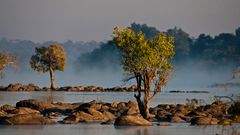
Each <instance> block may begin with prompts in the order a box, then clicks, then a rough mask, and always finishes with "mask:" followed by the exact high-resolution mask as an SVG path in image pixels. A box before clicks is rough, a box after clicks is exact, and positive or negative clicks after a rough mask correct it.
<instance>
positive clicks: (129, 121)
mask: <svg viewBox="0 0 240 135" xmlns="http://www.w3.org/2000/svg"><path fill="white" fill-rule="evenodd" d="M114 125H116V126H151V125H152V123H151V122H149V121H148V120H146V119H144V118H143V117H142V116H141V115H125V116H120V117H118V118H117V119H116V120H115V123H114Z"/></svg>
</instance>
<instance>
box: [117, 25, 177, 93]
mask: <svg viewBox="0 0 240 135" xmlns="http://www.w3.org/2000/svg"><path fill="white" fill-rule="evenodd" d="M173 40H174V39H173V37H167V35H166V34H164V33H160V34H158V35H157V36H155V37H154V38H152V39H146V38H145V37H144V34H143V33H142V32H139V33H135V32H134V31H133V30H132V29H130V28H126V29H121V28H119V27H116V28H115V29H114V32H113V41H114V43H116V45H117V46H118V47H119V48H120V50H121V52H122V65H123V69H124V71H125V72H126V73H127V74H128V75H130V76H132V75H133V76H134V77H137V76H139V75H140V76H141V78H143V83H144V85H149V86H150V84H148V82H146V81H147V80H149V83H152V82H153V80H155V81H154V82H155V90H154V92H156V93H157V92H158V91H159V90H160V89H161V88H162V86H164V85H166V83H167V78H168V76H169V73H170V72H171V71H172V69H173V67H172V64H171V61H172V59H173V56H174V54H175V53H174V46H173Z"/></svg>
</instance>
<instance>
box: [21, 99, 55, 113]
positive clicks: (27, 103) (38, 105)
mask: <svg viewBox="0 0 240 135" xmlns="http://www.w3.org/2000/svg"><path fill="white" fill-rule="evenodd" d="M16 107H28V108H31V109H35V110H38V111H40V112H41V111H43V110H45V109H49V108H54V107H55V106H54V105H53V104H51V103H47V102H43V101H40V100H37V99H28V100H22V101H19V102H17V104H16Z"/></svg>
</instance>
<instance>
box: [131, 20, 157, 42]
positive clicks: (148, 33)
mask: <svg viewBox="0 0 240 135" xmlns="http://www.w3.org/2000/svg"><path fill="white" fill-rule="evenodd" d="M129 28H131V29H132V30H133V31H134V32H135V33H139V32H142V33H143V34H144V36H145V38H146V39H151V38H153V37H155V36H157V35H158V34H159V33H160V31H159V30H157V29H156V28H155V27H151V26H148V25H147V24H142V25H141V24H136V23H135V22H134V23H132V24H131V27H129Z"/></svg>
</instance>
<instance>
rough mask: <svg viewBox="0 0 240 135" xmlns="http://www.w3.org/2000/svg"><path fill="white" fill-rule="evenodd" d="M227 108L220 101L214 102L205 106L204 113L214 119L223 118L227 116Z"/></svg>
mask: <svg viewBox="0 0 240 135" xmlns="http://www.w3.org/2000/svg"><path fill="white" fill-rule="evenodd" d="M227 109H228V106H227V105H226V103H224V102H222V101H215V102H214V103H212V104H211V105H206V106H205V107H204V111H205V112H207V113H209V114H211V115H212V116H213V117H215V118H223V117H224V116H225V115H226V114H227Z"/></svg>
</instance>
